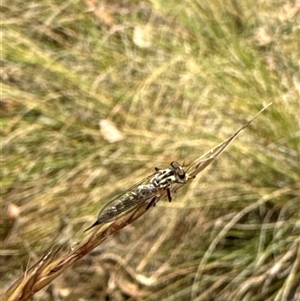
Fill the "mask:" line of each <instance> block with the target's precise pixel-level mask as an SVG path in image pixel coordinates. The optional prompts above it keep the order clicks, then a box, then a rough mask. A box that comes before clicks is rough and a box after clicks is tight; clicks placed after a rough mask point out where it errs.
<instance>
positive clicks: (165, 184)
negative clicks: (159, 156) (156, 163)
mask: <svg viewBox="0 0 300 301" xmlns="http://www.w3.org/2000/svg"><path fill="white" fill-rule="evenodd" d="M171 167H172V168H166V169H161V170H158V171H157V173H156V174H155V175H154V176H153V178H152V179H151V180H150V183H151V184H153V185H154V186H155V187H157V188H158V189H163V188H169V187H170V186H171V185H172V184H173V183H186V180H187V174H186V172H185V170H184V169H183V167H182V166H181V165H180V164H179V163H177V162H172V163H171Z"/></svg>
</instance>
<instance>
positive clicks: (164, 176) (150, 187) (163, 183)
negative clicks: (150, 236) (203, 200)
mask: <svg viewBox="0 0 300 301" xmlns="http://www.w3.org/2000/svg"><path fill="white" fill-rule="evenodd" d="M170 165H171V167H169V168H166V169H159V168H157V167H155V171H156V172H155V173H154V174H153V175H151V176H149V177H147V178H145V179H143V180H142V181H141V182H139V183H137V184H135V185H134V186H132V187H131V188H129V189H128V190H127V191H125V192H124V193H122V194H120V195H118V196H117V197H115V198H114V199H113V200H111V201H110V202H109V203H108V204H106V206H105V207H104V208H103V209H102V210H101V211H100V213H99V215H98V218H97V221H96V222H95V223H94V224H93V225H92V226H90V227H89V228H88V229H86V230H85V231H87V230H89V229H91V228H93V227H94V226H97V225H99V224H102V223H108V222H112V221H115V220H117V219H118V218H120V217H122V216H124V215H126V214H128V213H130V212H132V211H133V210H135V209H137V208H139V207H140V206H141V205H143V204H144V203H145V202H147V201H149V204H148V205H147V207H146V210H148V209H149V208H150V207H151V206H155V203H156V201H157V199H158V197H159V196H160V195H161V193H162V192H164V191H166V192H167V197H168V200H169V202H171V201H172V194H171V190H170V189H171V187H172V184H174V183H181V184H185V183H186V182H187V180H188V179H189V178H191V177H190V176H189V175H188V173H187V172H186V171H185V170H184V168H183V166H182V165H180V164H179V163H177V162H175V161H173V162H172V163H171V164H170Z"/></svg>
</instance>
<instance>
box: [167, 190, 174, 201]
mask: <svg viewBox="0 0 300 301" xmlns="http://www.w3.org/2000/svg"><path fill="white" fill-rule="evenodd" d="M167 196H168V200H169V202H172V199H173V197H172V194H171V190H170V188H167Z"/></svg>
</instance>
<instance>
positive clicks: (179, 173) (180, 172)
mask: <svg viewBox="0 0 300 301" xmlns="http://www.w3.org/2000/svg"><path fill="white" fill-rule="evenodd" d="M177 174H178V177H179V179H180V180H184V178H185V171H184V169H183V168H182V167H180V168H178V169H177Z"/></svg>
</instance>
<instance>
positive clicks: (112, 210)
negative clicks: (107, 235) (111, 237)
mask: <svg viewBox="0 0 300 301" xmlns="http://www.w3.org/2000/svg"><path fill="white" fill-rule="evenodd" d="M153 176H154V174H153V175H151V176H149V177H147V178H145V179H143V180H142V181H140V182H139V183H137V184H135V185H133V186H132V187H130V188H129V189H127V191H126V192H123V193H121V194H120V195H118V196H116V197H115V198H114V199H113V200H111V201H110V202H109V203H107V204H106V205H105V206H104V207H103V209H102V210H101V211H100V213H99V216H98V220H97V221H98V223H107V222H110V221H114V220H116V219H118V218H120V217H122V216H124V215H126V214H127V213H129V212H131V211H133V210H134V209H136V208H138V207H139V206H141V205H142V204H143V203H145V202H146V201H147V200H149V199H151V198H153V197H154V196H155V195H156V193H157V191H156V190H155V187H154V186H153V185H152V184H149V180H150V179H151V177H153ZM144 183H148V184H144Z"/></svg>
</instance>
